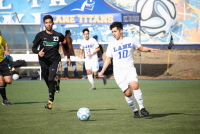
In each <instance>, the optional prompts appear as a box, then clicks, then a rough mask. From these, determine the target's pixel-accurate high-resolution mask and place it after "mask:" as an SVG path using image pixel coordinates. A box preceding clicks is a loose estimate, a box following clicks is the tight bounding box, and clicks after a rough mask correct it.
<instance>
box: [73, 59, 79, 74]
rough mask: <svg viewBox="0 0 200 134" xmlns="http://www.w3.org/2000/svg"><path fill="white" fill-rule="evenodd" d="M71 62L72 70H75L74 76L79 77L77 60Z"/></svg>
mask: <svg viewBox="0 0 200 134" xmlns="http://www.w3.org/2000/svg"><path fill="white" fill-rule="evenodd" d="M71 64H72V70H73V72H74V76H75V77H79V74H78V71H77V69H76V62H75V61H72V62H71Z"/></svg>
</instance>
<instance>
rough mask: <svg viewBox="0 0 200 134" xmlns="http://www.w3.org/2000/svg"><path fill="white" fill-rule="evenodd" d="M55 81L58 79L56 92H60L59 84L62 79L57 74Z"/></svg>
mask: <svg viewBox="0 0 200 134" xmlns="http://www.w3.org/2000/svg"><path fill="white" fill-rule="evenodd" d="M55 81H56V85H55V91H56V93H59V92H60V86H59V85H60V79H59V77H58V76H56V78H55Z"/></svg>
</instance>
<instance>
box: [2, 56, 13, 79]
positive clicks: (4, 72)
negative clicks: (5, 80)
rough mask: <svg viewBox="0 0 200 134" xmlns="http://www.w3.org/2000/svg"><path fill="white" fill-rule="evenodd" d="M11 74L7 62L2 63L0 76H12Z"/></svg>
mask: <svg viewBox="0 0 200 134" xmlns="http://www.w3.org/2000/svg"><path fill="white" fill-rule="evenodd" d="M11 75H12V74H11V72H10V70H9V68H8V63H7V60H5V59H4V60H3V61H2V62H0V76H11Z"/></svg>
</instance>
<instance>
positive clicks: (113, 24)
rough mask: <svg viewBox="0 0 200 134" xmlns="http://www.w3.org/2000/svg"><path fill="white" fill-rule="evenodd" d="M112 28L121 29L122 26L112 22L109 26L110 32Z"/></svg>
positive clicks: (119, 23)
mask: <svg viewBox="0 0 200 134" xmlns="http://www.w3.org/2000/svg"><path fill="white" fill-rule="evenodd" d="M114 27H117V29H123V25H122V23H121V22H113V23H112V24H111V25H110V30H112V29H113V28H114Z"/></svg>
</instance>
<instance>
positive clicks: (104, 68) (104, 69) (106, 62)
mask: <svg viewBox="0 0 200 134" xmlns="http://www.w3.org/2000/svg"><path fill="white" fill-rule="evenodd" d="M111 59H112V57H106V60H105V61H104V64H103V68H102V70H101V72H100V73H99V76H103V74H104V72H105V71H106V68H107V67H108V65H109V64H110V61H111Z"/></svg>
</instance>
